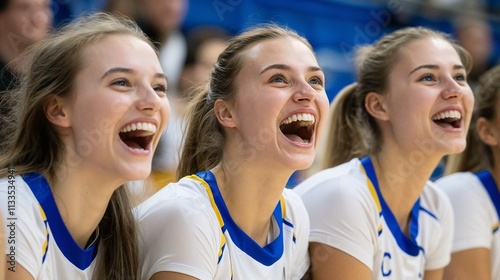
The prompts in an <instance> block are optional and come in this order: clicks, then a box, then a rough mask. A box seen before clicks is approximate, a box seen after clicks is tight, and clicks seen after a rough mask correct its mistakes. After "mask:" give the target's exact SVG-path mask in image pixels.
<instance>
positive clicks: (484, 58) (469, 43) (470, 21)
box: [455, 16, 494, 90]
mask: <svg viewBox="0 0 500 280" xmlns="http://www.w3.org/2000/svg"><path fill="white" fill-rule="evenodd" d="M455 33H456V37H457V40H458V43H459V44H460V45H461V46H462V47H464V48H465V49H466V50H467V51H469V53H470V54H471V56H472V61H473V64H472V70H471V71H470V73H469V75H468V82H469V84H470V86H471V88H472V89H473V90H474V88H475V87H476V85H477V84H478V80H479V77H480V76H481V75H482V74H483V73H484V72H486V71H487V70H488V69H490V68H491V67H492V66H493V65H494V62H493V57H492V56H493V41H494V39H493V32H492V29H491V26H490V25H489V23H488V22H487V21H485V20H483V19H482V18H479V17H472V16H468V17H461V18H459V19H458V20H457V21H456V22H455Z"/></svg>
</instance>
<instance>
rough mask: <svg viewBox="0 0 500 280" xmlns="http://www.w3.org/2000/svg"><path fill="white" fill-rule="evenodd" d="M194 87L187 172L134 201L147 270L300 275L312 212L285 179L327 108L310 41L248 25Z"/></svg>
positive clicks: (303, 160) (305, 162)
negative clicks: (206, 80) (201, 84)
mask: <svg viewBox="0 0 500 280" xmlns="http://www.w3.org/2000/svg"><path fill="white" fill-rule="evenodd" d="M195 96H196V97H195V99H194V100H193V107H192V108H191V110H189V112H191V115H190V117H189V122H188V130H187V136H186V139H185V144H184V147H183V151H182V155H181V161H180V168H179V171H178V177H179V178H182V179H181V180H180V181H179V182H178V183H176V184H169V185H168V186H167V187H165V188H163V189H162V190H161V191H159V192H158V193H157V194H155V195H154V196H153V197H151V198H150V199H149V200H147V201H146V202H145V203H143V204H142V205H139V207H138V209H137V210H138V219H139V227H140V236H141V238H140V242H142V243H140V244H142V245H140V251H141V254H140V259H141V262H140V267H141V268H142V270H143V271H142V273H141V278H142V279H156V280H158V279H300V278H301V277H302V276H303V275H304V273H305V272H306V271H307V269H308V267H309V259H308V255H307V246H308V244H307V243H308V241H307V239H308V235H309V220H308V216H307V213H306V210H305V208H304V205H303V204H302V202H301V201H300V198H299V197H298V196H297V195H296V194H294V193H293V192H291V191H290V190H287V189H285V185H286V182H287V181H288V178H289V177H290V176H291V175H292V173H293V172H294V171H295V170H298V169H305V168H308V167H309V166H310V165H311V164H312V162H313V159H314V154H315V150H316V144H317V139H319V133H320V131H321V126H322V124H323V122H324V118H325V117H326V114H327V110H328V99H327V97H326V93H325V89H324V74H323V72H322V71H321V68H320V67H319V66H318V62H317V61H316V57H315V55H314V53H313V51H312V48H311V46H310V45H309V43H308V42H307V41H306V40H305V39H304V38H302V37H300V36H298V35H297V34H296V33H295V32H293V31H291V30H286V29H283V28H280V27H276V26H268V27H261V28H256V29H253V30H250V31H247V32H245V33H242V34H241V35H239V36H237V37H235V38H233V39H232V40H231V41H230V42H229V45H228V47H227V48H226V49H225V50H224V51H223V52H222V54H221V55H220V56H219V58H218V60H217V62H216V63H215V66H214V68H213V70H212V73H211V78H210V81H209V84H208V86H206V87H203V88H201V89H200V90H199V92H198V93H197V94H196V95H195ZM153 228H155V229H157V230H155V231H153V230H151V229H153Z"/></svg>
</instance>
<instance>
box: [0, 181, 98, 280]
mask: <svg viewBox="0 0 500 280" xmlns="http://www.w3.org/2000/svg"><path fill="white" fill-rule="evenodd" d="M9 177H10V178H3V179H1V180H0V209H1V211H2V215H3V219H4V225H5V227H6V228H5V230H6V232H5V234H6V241H7V244H6V246H5V253H6V254H7V262H8V265H7V268H8V269H10V270H16V269H18V265H21V266H22V267H23V268H24V269H26V270H27V271H28V272H29V273H30V274H31V276H33V278H34V279H40V280H57V279H61V280H67V279H72V280H73V279H75V280H84V279H92V273H93V270H94V266H95V259H96V254H97V244H98V238H96V239H95V240H94V241H93V242H92V243H91V245H90V246H88V247H87V248H86V249H82V248H80V246H79V245H78V244H77V243H76V242H75V241H74V239H73V237H72V236H71V235H70V233H69V231H68V229H67V228H66V226H65V224H64V222H63V220H62V218H61V215H60V214H59V210H58V208H57V205H56V203H55V201H54V197H53V195H52V191H51V189H50V187H49V184H48V183H47V180H46V179H45V177H44V176H42V175H40V174H37V173H29V174H26V175H24V176H22V177H21V176H15V177H14V176H9ZM10 261H12V262H10Z"/></svg>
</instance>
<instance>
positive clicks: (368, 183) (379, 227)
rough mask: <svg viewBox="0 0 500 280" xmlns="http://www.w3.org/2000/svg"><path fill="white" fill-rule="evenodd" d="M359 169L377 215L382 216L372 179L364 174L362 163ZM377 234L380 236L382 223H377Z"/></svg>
mask: <svg viewBox="0 0 500 280" xmlns="http://www.w3.org/2000/svg"><path fill="white" fill-rule="evenodd" d="M361 171H362V172H363V173H364V174H365V176H366V185H367V186H368V190H369V191H370V195H371V196H372V198H373V201H374V202H375V206H376V207H377V211H378V215H379V217H380V216H382V206H381V205H380V199H379V198H378V194H377V191H376V190H375V187H374V186H373V184H372V181H371V180H370V178H369V177H368V175H367V174H366V170H365V168H364V166H363V165H361ZM377 232H378V235H379V236H380V235H381V234H382V223H380V224H379V225H378V228H377Z"/></svg>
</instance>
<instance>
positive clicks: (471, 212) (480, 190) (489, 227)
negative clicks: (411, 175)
mask: <svg viewBox="0 0 500 280" xmlns="http://www.w3.org/2000/svg"><path fill="white" fill-rule="evenodd" d="M436 183H437V185H438V186H439V187H440V188H441V189H442V190H444V191H445V192H446V194H448V196H449V198H450V200H451V204H452V205H453V210H454V211H455V234H454V238H453V246H452V252H453V253H454V252H458V251H463V250H467V249H473V248H487V249H489V250H490V257H491V270H492V271H491V273H492V274H491V277H492V278H491V279H500V231H499V230H498V222H499V217H500V193H499V191H498V187H497V185H496V183H495V181H494V180H493V177H492V176H491V173H490V172H488V171H487V170H484V171H481V172H479V173H477V174H474V173H471V172H460V173H455V174H452V175H449V176H445V177H443V178H441V179H439V180H438V181H436Z"/></svg>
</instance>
